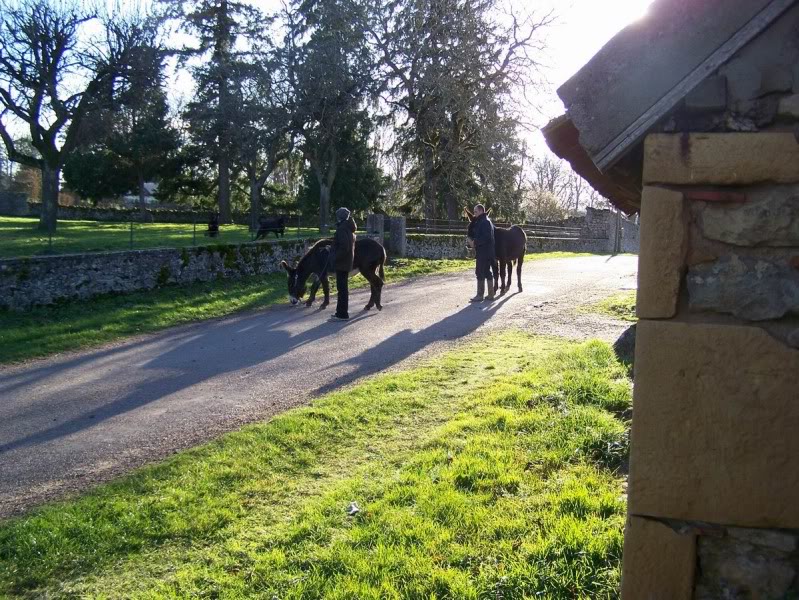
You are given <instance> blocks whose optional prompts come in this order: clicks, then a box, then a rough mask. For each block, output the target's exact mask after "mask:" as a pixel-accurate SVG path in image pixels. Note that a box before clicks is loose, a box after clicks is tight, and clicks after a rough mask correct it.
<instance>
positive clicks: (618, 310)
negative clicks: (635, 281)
mask: <svg viewBox="0 0 799 600" xmlns="http://www.w3.org/2000/svg"><path fill="white" fill-rule="evenodd" d="M635 294H636V291H635V290H628V291H626V292H623V293H620V294H616V295H614V296H611V297H609V298H605V299H604V300H602V301H601V302H597V303H596V304H592V305H590V306H587V307H584V310H585V311H586V312H592V313H598V314H603V315H607V316H609V317H613V318H614V319H621V320H622V321H633V322H634V321H637V320H638V317H637V316H636V314H635Z"/></svg>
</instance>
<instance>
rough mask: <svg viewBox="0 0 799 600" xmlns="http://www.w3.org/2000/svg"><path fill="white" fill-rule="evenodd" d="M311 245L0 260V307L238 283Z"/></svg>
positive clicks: (252, 245) (273, 269)
mask: <svg viewBox="0 0 799 600" xmlns="http://www.w3.org/2000/svg"><path fill="white" fill-rule="evenodd" d="M311 243H312V241H306V240H292V241H282V240H281V241H272V242H260V243H258V242H256V243H250V244H240V245H222V244H220V245H215V246H200V247H197V248H168V249H155V250H134V251H129V252H103V253H95V254H71V255H63V256H44V257H34V258H19V259H6V260H0V307H2V308H7V309H12V310H24V309H27V308H30V307H32V306H36V305H44V304H52V303H54V302H58V301H62V300H80V299H88V298H91V297H93V296H98V295H101V294H108V293H125V292H135V291H140V290H149V289H153V288H156V287H161V286H164V285H168V284H190V283H194V282H197V281H211V280H214V279H238V278H241V277H247V276H250V275H263V274H266V273H274V272H276V271H279V270H280V261H282V260H288V261H292V260H296V259H298V258H299V257H300V256H302V254H303V253H304V252H305V250H306V249H307V247H308V246H309V244H311Z"/></svg>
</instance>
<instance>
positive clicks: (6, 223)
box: [0, 217, 319, 258]
mask: <svg viewBox="0 0 799 600" xmlns="http://www.w3.org/2000/svg"><path fill="white" fill-rule="evenodd" d="M37 224H38V219H31V218H25V217H0V258H10V257H16V256H35V255H39V254H47V253H48V252H50V247H49V240H48V237H47V235H45V234H43V233H42V232H40V231H38V230H37V229H36V226H37ZM206 228H207V224H206V223H198V224H197V236H196V244H197V245H198V246H201V245H206V244H219V243H223V244H237V243H242V242H249V241H251V236H250V232H249V229H248V228H247V226H246V225H222V226H221V228H220V235H219V237H217V238H213V239H211V238H207V237H205V236H204V235H203V231H204V230H205V229H206ZM130 229H131V227H130V223H104V222H98V221H59V223H58V230H57V233H56V235H55V236H53V245H52V252H53V253H54V254H68V253H79V252H102V251H108V250H128V249H130V248H131V244H130ZM297 237H301V238H313V237H319V230H318V229H312V228H307V227H304V228H302V229H300V230H297V229H296V228H295V227H289V228H288V229H287V230H286V238H297ZM269 239H274V237H273V236H272V235H270V236H269ZM194 243H195V239H194V233H193V226H192V224H191V223H134V224H133V248H134V249H137V250H141V249H144V248H180V247H184V246H192V245H194Z"/></svg>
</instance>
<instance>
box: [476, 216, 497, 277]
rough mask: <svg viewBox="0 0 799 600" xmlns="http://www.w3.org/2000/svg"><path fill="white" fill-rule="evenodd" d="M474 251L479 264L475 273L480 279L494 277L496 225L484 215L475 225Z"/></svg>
mask: <svg viewBox="0 0 799 600" xmlns="http://www.w3.org/2000/svg"><path fill="white" fill-rule="evenodd" d="M474 250H475V258H476V259H477V262H476V264H475V269H474V273H475V275H476V276H477V278H478V279H489V278H492V277H493V275H492V273H491V269H492V268H494V266H495V263H496V260H497V257H496V246H495V245H494V224H493V223H492V222H491V219H489V218H488V215H486V214H482V215H480V216H479V217H477V219H475V223H474Z"/></svg>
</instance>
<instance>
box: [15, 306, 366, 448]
mask: <svg viewBox="0 0 799 600" xmlns="http://www.w3.org/2000/svg"><path fill="white" fill-rule="evenodd" d="M287 310H294V309H290V308H289V309H287ZM275 312H278V311H275ZM280 312H283V311H280ZM305 315H307V312H306V311H301V312H300V314H299V315H297V316H296V317H291V318H288V319H281V320H278V321H277V322H274V321H267V320H265V319H264V314H263V313H257V314H252V315H248V316H245V317H242V318H237V319H234V320H233V321H217V322H213V323H206V324H203V326H202V328H201V327H200V326H195V327H192V328H191V329H190V330H188V331H186V332H182V333H181V336H180V338H179V340H178V343H177V344H175V345H173V346H172V347H171V348H170V349H169V350H167V351H165V352H161V353H159V354H157V355H156V356H153V357H151V358H149V359H148V360H147V361H146V362H145V363H144V364H143V365H141V366H140V367H138V368H139V369H142V370H146V369H151V370H153V372H154V373H155V372H158V373H159V374H157V375H155V376H154V377H151V378H149V379H147V381H146V382H145V383H144V384H143V385H140V386H139V387H137V388H136V389H134V390H131V391H130V392H129V393H127V394H125V395H123V396H122V397H120V398H117V399H114V400H112V401H110V402H104V401H102V400H100V401H98V402H95V405H94V406H91V407H89V408H88V410H83V411H81V413H80V414H79V415H77V416H75V417H72V418H70V419H68V420H66V421H64V422H62V423H58V424H57V425H53V426H52V427H49V428H47V429H45V430H43V431H38V432H36V433H32V434H29V435H23V436H21V437H18V438H17V439H14V440H11V441H9V442H7V443H4V444H0V451H3V452H7V451H11V450H15V449H19V448H25V447H29V446H35V445H39V444H43V443H46V442H49V441H52V440H55V439H58V438H60V437H64V436H68V435H71V434H74V433H77V432H79V431H81V430H83V429H88V428H91V427H94V426H96V425H98V424H100V423H102V422H103V421H106V420H108V419H111V418H113V417H116V416H118V415H121V414H124V413H127V412H130V411H132V410H135V409H137V408H140V407H142V406H144V405H147V404H149V403H151V402H153V401H156V400H160V399H162V398H164V397H167V396H169V395H171V394H173V393H176V392H179V391H181V390H183V389H186V388H189V387H192V386H195V385H197V384H199V383H202V382H203V381H205V380H208V379H212V378H214V377H217V376H220V375H224V374H225V373H230V372H236V371H240V370H242V369H246V368H248V367H253V366H256V365H259V366H262V365H265V364H267V363H269V362H270V361H272V360H274V359H276V358H278V357H280V356H282V355H283V354H285V353H287V352H291V351H292V350H295V349H297V348H300V347H302V346H304V345H306V344H308V343H311V342H314V341H318V340H320V339H324V338H325V337H327V336H330V335H333V334H335V333H337V332H339V331H341V329H342V328H343V327H351V326H353V325H355V324H356V323H358V322H360V321H362V320H364V319H367V318H369V316H370V315H369V314H362V315H358V316H357V317H354V318H353V319H350V320H349V321H346V322H341V323H335V324H334V323H328V322H323V323H320V324H318V325H316V326H314V327H311V328H310V329H307V330H305V331H303V332H300V333H298V334H294V335H292V334H291V333H290V332H289V331H288V330H287V329H285V325H286V324H288V323H290V322H293V321H296V320H299V319H302V318H303V316H305ZM237 336H238V337H240V343H241V344H242V345H243V348H242V351H240V352H231V351H230V350H231V348H230V344H229V343H228V342H229V341H231V340H234V339H235V338H236V337H237ZM152 342H153V340H152V339H150V338H148V339H147V340H143V341H141V342H137V343H134V344H128V345H126V346H125V347H124V348H119V349H111V350H108V351H104V352H100V353H93V354H92V355H90V356H87V357H81V358H76V359H75V360H73V361H68V362H67V363H66V364H64V365H58V366H57V367H56V369H57V370H58V371H62V370H63V371H68V370H70V369H73V368H75V367H77V366H81V365H82V364H83V363H88V362H89V361H91V360H96V359H97V358H98V355H99V356H107V355H111V354H113V353H114V352H122V351H130V350H131V349H132V348H136V347H137V346H143V345H147V344H152ZM190 346H194V347H195V348H194V349H195V350H201V351H203V355H202V362H203V364H204V368H203V369H202V370H199V369H197V368H196V362H197V360H198V358H190V357H191V356H195V357H196V356H197V354H196V353H191V352H187V350H188V348H189V347H190ZM209 367H210V368H209ZM26 379H27V378H26ZM16 385H17V386H19V385H24V382H22V383H18V384H16ZM85 385H86V383H85V382H79V383H76V384H75V385H73V386H70V387H69V388H67V389H66V390H62V392H61V394H62V395H64V396H69V397H70V398H72V400H71V402H73V403H79V402H80V403H81V406H85V398H83V397H82V395H81V394H80V391H81V388H83V387H84V386H85ZM62 406H63V405H62ZM40 413H41V407H40V406H32V407H31V408H30V409H29V410H24V411H21V412H18V413H15V415H14V418H15V419H20V420H24V419H25V418H26V417H29V416H32V415H36V414H40Z"/></svg>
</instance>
